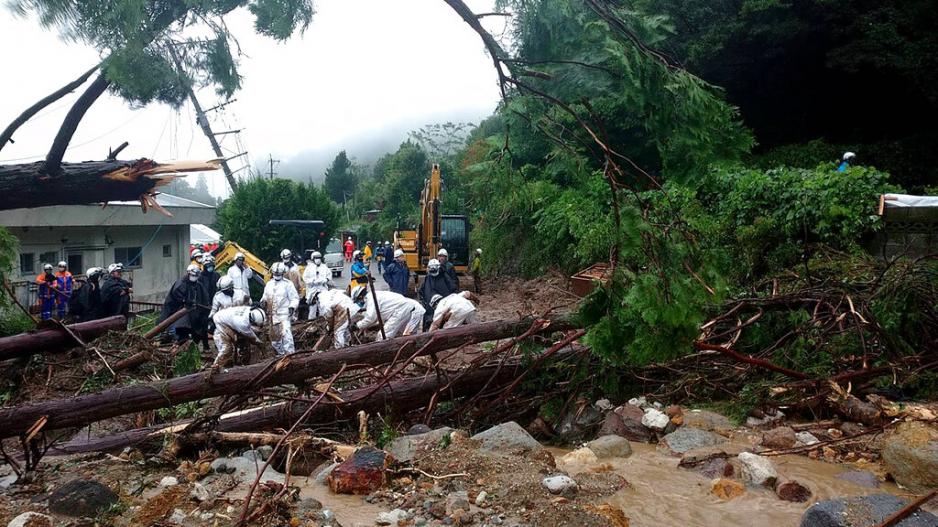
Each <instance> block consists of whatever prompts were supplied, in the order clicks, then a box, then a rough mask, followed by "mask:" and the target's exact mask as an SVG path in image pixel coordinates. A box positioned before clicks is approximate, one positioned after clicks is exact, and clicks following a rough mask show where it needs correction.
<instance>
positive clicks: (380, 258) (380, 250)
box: [375, 242, 390, 274]
mask: <svg viewBox="0 0 938 527" xmlns="http://www.w3.org/2000/svg"><path fill="white" fill-rule="evenodd" d="M375 261H376V262H378V274H380V273H381V272H382V269H384V266H385V262H384V245H381V242H378V247H377V248H376V249H375ZM388 261H389V262H390V260H388Z"/></svg>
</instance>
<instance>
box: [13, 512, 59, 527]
mask: <svg viewBox="0 0 938 527" xmlns="http://www.w3.org/2000/svg"><path fill="white" fill-rule="evenodd" d="M52 525H53V523H52V517H51V516H46V515H45V514H39V513H38V512H24V513H23V514H20V515H19V516H17V517H16V518H13V519H12V520H10V523H8V524H7V527H52Z"/></svg>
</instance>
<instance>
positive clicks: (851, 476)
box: [837, 470, 879, 489]
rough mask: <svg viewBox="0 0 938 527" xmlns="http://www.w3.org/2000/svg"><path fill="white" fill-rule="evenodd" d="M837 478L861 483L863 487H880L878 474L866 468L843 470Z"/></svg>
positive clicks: (857, 483)
mask: <svg viewBox="0 0 938 527" xmlns="http://www.w3.org/2000/svg"><path fill="white" fill-rule="evenodd" d="M837 479H842V480H844V481H849V482H850V483H853V484H856V485H859V486H861V487H866V488H868V489H875V488H878V487H879V478H877V477H876V475H875V474H873V473H872V472H867V471H865V470H848V471H846V472H841V473H840V474H837Z"/></svg>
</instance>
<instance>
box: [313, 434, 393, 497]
mask: <svg viewBox="0 0 938 527" xmlns="http://www.w3.org/2000/svg"><path fill="white" fill-rule="evenodd" d="M390 462H391V458H390V457H389V456H388V454H387V452H385V451H384V450H379V449H377V448H375V447H372V446H363V447H361V448H359V449H357V450H355V452H353V453H352V455H351V456H349V458H348V459H346V460H345V461H343V462H342V463H340V464H339V466H337V467H335V468H334V469H332V472H331V473H330V474H329V476H327V477H326V481H328V483H329V489H330V490H332V492H335V493H336V494H370V493H372V492H374V491H376V490H378V489H380V488H381V487H382V486H384V484H385V482H386V471H387V468H388V465H389V464H390Z"/></svg>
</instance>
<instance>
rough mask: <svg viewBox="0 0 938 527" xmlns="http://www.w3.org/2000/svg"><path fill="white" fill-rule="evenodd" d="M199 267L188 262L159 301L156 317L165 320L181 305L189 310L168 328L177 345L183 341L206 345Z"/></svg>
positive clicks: (205, 310) (205, 303)
mask: <svg viewBox="0 0 938 527" xmlns="http://www.w3.org/2000/svg"><path fill="white" fill-rule="evenodd" d="M201 275H202V270H201V269H199V266H197V265H195V264H189V267H187V268H186V274H185V275H183V276H182V278H180V279H179V280H176V283H175V284H173V287H172V288H170V290H169V294H167V295H166V300H165V301H164V302H163V311H162V313H161V314H160V320H161V321H162V320H166V319H167V318H168V317H169V316H171V315H172V314H173V313H175V312H177V311H179V310H180V309H182V308H187V309H189V312H188V313H186V314H185V315H184V316H183V317H182V318H180V319H179V320H177V321H175V322H173V324H172V325H171V326H170V330H171V331H172V333H173V336H174V337H175V340H176V343H177V344H181V343H183V342H185V341H187V340H190V339H191V340H192V341H194V342H196V343H200V342H201V343H202V347H203V349H205V350H207V349H209V348H208V336H207V335H208V313H209V307H208V303H209V302H210V300H209V299H208V298H207V297H206V295H205V293H206V291H205V288H204V287H202V285H201V284H200V283H199V277H200V276H201Z"/></svg>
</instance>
